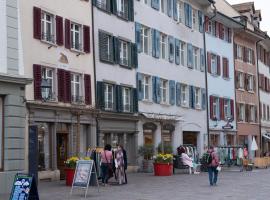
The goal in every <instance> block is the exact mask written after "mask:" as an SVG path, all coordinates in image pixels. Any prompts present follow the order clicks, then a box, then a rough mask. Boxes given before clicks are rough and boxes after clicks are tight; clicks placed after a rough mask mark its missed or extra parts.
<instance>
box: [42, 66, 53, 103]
mask: <svg viewBox="0 0 270 200" xmlns="http://www.w3.org/2000/svg"><path fill="white" fill-rule="evenodd" d="M41 76H42V80H41V83H42V84H44V85H46V88H42V89H41V95H42V99H46V100H53V92H54V88H53V84H54V73H53V69H50V68H42V71H41Z"/></svg>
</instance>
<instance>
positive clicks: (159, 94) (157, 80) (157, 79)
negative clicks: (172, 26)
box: [156, 77, 161, 103]
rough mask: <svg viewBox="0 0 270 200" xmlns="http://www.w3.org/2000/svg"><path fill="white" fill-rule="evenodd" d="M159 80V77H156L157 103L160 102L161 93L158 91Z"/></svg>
mask: <svg viewBox="0 0 270 200" xmlns="http://www.w3.org/2000/svg"><path fill="white" fill-rule="evenodd" d="M160 84H161V80H160V78H159V77H156V95H157V103H160V101H161V91H160Z"/></svg>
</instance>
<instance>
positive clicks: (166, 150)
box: [157, 143, 173, 154]
mask: <svg viewBox="0 0 270 200" xmlns="http://www.w3.org/2000/svg"><path fill="white" fill-rule="evenodd" d="M157 151H158V153H164V154H172V153H173V147H172V146H171V145H169V144H164V145H163V151H162V144H161V143H159V145H158V147H157Z"/></svg>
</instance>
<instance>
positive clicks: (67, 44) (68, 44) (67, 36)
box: [65, 19, 71, 49]
mask: <svg viewBox="0 0 270 200" xmlns="http://www.w3.org/2000/svg"><path fill="white" fill-rule="evenodd" d="M70 40H71V34H70V21H69V20H68V19H65V47H66V48H67V49H70V47H71V41H70Z"/></svg>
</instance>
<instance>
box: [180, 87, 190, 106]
mask: <svg viewBox="0 0 270 200" xmlns="http://www.w3.org/2000/svg"><path fill="white" fill-rule="evenodd" d="M181 106H183V107H188V106H189V90H188V85H186V84H181Z"/></svg>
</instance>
